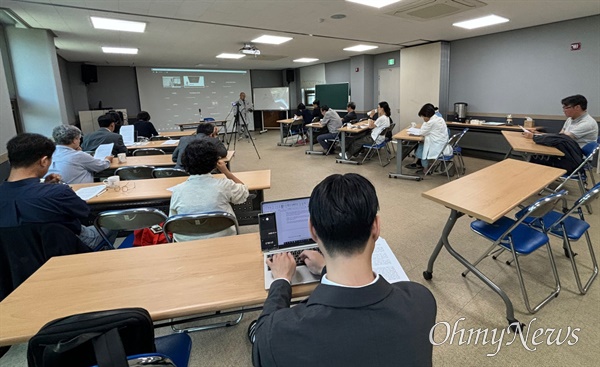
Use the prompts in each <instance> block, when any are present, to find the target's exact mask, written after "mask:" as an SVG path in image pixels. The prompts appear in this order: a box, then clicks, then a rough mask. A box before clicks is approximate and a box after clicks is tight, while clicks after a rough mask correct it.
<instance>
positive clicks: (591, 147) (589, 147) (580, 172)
mask: <svg viewBox="0 0 600 367" xmlns="http://www.w3.org/2000/svg"><path fill="white" fill-rule="evenodd" d="M581 150H582V151H583V155H584V159H583V162H582V163H581V164H580V165H579V167H577V168H576V169H574V170H573V172H571V174H564V175H563V176H561V177H559V178H558V180H560V181H561V183H560V184H559V185H558V186H557V187H556V188H555V189H554V190H552V189H549V190H550V191H553V192H558V191H559V190H560V189H562V187H563V186H564V185H565V184H566V183H567V182H569V181H577V184H578V185H579V189H580V190H581V195H584V194H585V192H586V185H587V173H586V169H587V167H588V166H591V162H592V159H593V158H594V155H595V154H596V153H597V152H598V150H600V144H599V143H598V142H595V141H593V142H590V143H587V144H586V145H585V146H584V147H583V148H581ZM590 174H591V175H593V173H592V172H591V169H590ZM586 208H587V210H588V213H590V214H592V207H591V206H590V205H589V204H586Z"/></svg>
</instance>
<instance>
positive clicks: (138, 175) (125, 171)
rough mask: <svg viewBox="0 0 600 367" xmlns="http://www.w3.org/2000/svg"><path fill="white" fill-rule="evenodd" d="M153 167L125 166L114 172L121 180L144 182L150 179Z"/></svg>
mask: <svg viewBox="0 0 600 367" xmlns="http://www.w3.org/2000/svg"><path fill="white" fill-rule="evenodd" d="M153 170H154V166H126V167H120V168H117V169H116V170H115V175H117V176H119V178H120V179H121V180H145V179H148V178H153V177H152V171H153Z"/></svg>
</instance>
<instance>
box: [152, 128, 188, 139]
mask: <svg viewBox="0 0 600 367" xmlns="http://www.w3.org/2000/svg"><path fill="white" fill-rule="evenodd" d="M159 135H160V136H168V137H170V138H173V139H179V138H181V137H183V136H191V135H196V131H194V130H180V131H161V132H159Z"/></svg>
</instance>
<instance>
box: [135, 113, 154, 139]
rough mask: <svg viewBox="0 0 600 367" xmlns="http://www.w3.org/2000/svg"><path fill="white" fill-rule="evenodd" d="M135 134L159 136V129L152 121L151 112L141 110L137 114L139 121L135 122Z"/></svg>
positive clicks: (148, 136)
mask: <svg viewBox="0 0 600 367" xmlns="http://www.w3.org/2000/svg"><path fill="white" fill-rule="evenodd" d="M133 129H134V130H135V135H136V136H137V137H140V136H143V137H145V138H151V137H153V136H158V131H156V129H155V128H154V124H153V123H151V122H150V114H149V113H148V112H146V111H141V112H140V113H138V114H137V122H135V123H134V124H133Z"/></svg>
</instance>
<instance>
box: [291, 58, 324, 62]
mask: <svg viewBox="0 0 600 367" xmlns="http://www.w3.org/2000/svg"><path fill="white" fill-rule="evenodd" d="M315 61H319V59H311V58H310V57H302V58H300V59H296V60H294V62H315Z"/></svg>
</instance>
